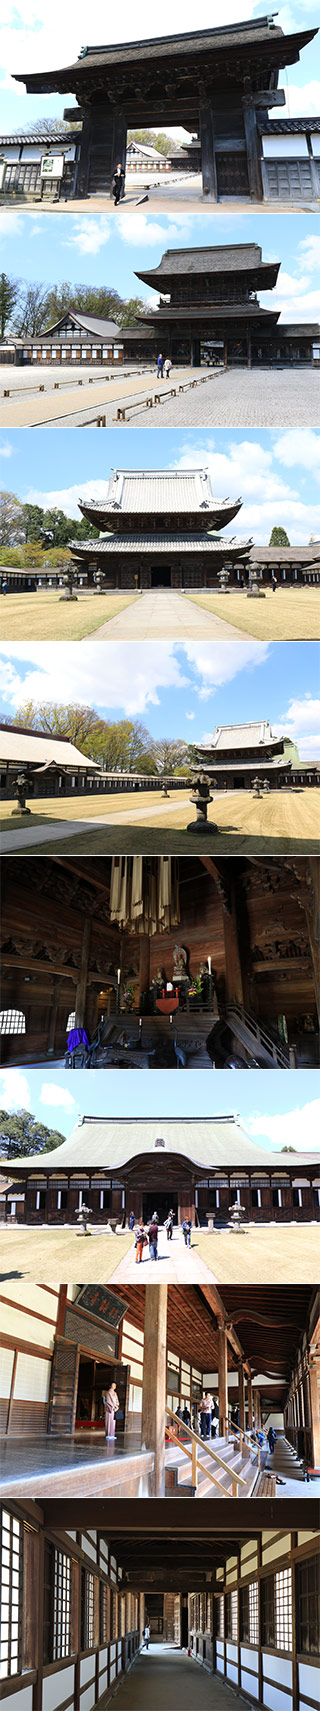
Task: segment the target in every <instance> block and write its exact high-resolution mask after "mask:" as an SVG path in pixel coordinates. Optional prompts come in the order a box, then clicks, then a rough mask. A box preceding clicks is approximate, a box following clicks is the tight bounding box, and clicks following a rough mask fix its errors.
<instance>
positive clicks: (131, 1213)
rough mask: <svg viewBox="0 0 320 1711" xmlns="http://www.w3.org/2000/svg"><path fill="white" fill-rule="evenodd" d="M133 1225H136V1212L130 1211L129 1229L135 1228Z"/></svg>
mask: <svg viewBox="0 0 320 1711" xmlns="http://www.w3.org/2000/svg"><path fill="white" fill-rule="evenodd" d="M133 1226H134V1212H130V1217H129V1230H133Z"/></svg>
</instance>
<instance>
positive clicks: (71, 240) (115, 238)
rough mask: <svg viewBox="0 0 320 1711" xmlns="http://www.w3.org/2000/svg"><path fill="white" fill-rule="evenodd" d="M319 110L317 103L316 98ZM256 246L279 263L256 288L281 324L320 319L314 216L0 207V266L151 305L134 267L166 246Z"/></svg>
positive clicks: (319, 244)
mask: <svg viewBox="0 0 320 1711" xmlns="http://www.w3.org/2000/svg"><path fill="white" fill-rule="evenodd" d="M319 108H320V103H319ZM252 241H254V242H256V243H258V244H260V245H261V247H262V251H263V259H264V260H265V261H268V260H275V259H276V260H277V261H280V262H281V268H280V275H279V278H278V283H277V285H276V287H275V289H274V290H273V291H272V292H271V291H265V292H263V293H261V302H262V303H263V305H264V307H265V308H272V309H277V310H278V311H279V314H280V318H281V319H282V320H283V321H284V322H288V321H289V322H290V321H295V320H297V321H299V320H301V321H305V320H306V321H308V320H310V321H313V322H314V321H315V320H317V321H319V320H320V284H319V261H320V235H319V221H318V218H317V215H311V214H310V215H306V216H304V217H303V219H302V218H301V215H300V214H291V213H288V214H286V215H285V216H284V217H282V218H281V219H279V215H278V214H272V213H269V212H268V213H266V212H265V211H263V212H261V214H252V213H250V211H249V210H248V211H247V212H244V213H240V212H239V213H237V214H234V215H232V214H228V213H227V212H223V213H220V212H216V213H209V212H208V211H206V212H205V213H203V214H202V213H199V214H194V215H193V214H192V213H190V212H189V213H188V212H186V214H181V215H178V214H177V215H173V216H171V217H170V216H167V215H162V214H161V215H159V216H155V215H151V214H148V213H146V212H145V211H144V209H143V208H140V209H139V208H137V209H136V210H135V211H134V210H132V211H130V210H126V209H124V210H121V209H120V210H119V211H118V213H117V214H116V213H115V210H114V209H113V208H112V211H111V212H110V213H106V214H97V213H95V211H94V206H92V205H91V206H90V208H89V207H87V208H84V212H83V213H81V214H77V215H76V214H71V212H70V210H69V209H68V211H67V212H65V213H61V214H60V213H59V212H58V211H56V210H54V212H51V213H50V214H44V213H42V212H39V213H37V214H32V213H31V212H29V213H20V212H18V211H17V212H14V211H11V210H7V209H2V210H1V218H0V271H1V269H2V268H5V270H6V272H7V273H8V274H10V275H13V276H14V277H15V278H19V279H26V280H37V281H38V282H39V281H41V282H42V283H43V285H45V286H46V287H49V286H50V285H52V284H53V283H55V284H56V283H59V282H60V283H61V281H62V280H68V281H69V282H70V283H71V284H72V283H74V284H76V283H77V284H79V283H81V284H91V285H101V284H103V285H107V286H112V287H115V288H116V290H117V291H119V293H120V296H121V297H123V298H128V297H132V296H137V295H138V296H140V297H142V298H143V299H144V300H148V302H149V303H150V304H151V301H152V305H153V306H155V305H156V302H157V296H155V294H154V293H153V294H152V297H151V293H150V287H149V286H147V285H144V284H142V283H141V281H139V280H137V278H136V271H137V270H142V271H144V270H146V269H148V270H150V268H152V267H156V266H158V263H159V261H160V259H161V255H162V253H163V251H164V250H165V249H179V248H181V247H182V246H187V247H188V248H191V249H192V248H196V247H197V246H199V245H201V244H219V243H226V244H228V243H249V242H252Z"/></svg>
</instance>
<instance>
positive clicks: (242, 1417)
mask: <svg viewBox="0 0 320 1711" xmlns="http://www.w3.org/2000/svg"><path fill="white" fill-rule="evenodd" d="M238 1386H239V1426H240V1431H241V1432H245V1429H246V1398H245V1381H244V1368H243V1365H242V1361H240V1365H239V1367H238Z"/></svg>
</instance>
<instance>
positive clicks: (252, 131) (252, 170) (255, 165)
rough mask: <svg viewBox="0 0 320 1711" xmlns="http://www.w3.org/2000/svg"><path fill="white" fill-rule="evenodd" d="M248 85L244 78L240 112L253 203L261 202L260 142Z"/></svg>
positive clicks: (246, 79) (247, 80)
mask: <svg viewBox="0 0 320 1711" xmlns="http://www.w3.org/2000/svg"><path fill="white" fill-rule="evenodd" d="M248 83H249V84H250V79H249V78H245V94H244V95H243V96H242V111H243V124H244V134H245V140H246V150H247V167H248V180H249V194H250V196H251V197H252V201H253V202H263V186H262V172H261V159H260V142H259V132H258V126H257V115H256V110H255V105H254V97H253V95H252V91H251V89H250V88H247V87H246V86H247V85H248Z"/></svg>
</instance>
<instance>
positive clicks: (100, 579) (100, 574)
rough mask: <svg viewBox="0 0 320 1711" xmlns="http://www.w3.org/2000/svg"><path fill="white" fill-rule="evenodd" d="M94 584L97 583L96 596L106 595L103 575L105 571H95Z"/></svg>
mask: <svg viewBox="0 0 320 1711" xmlns="http://www.w3.org/2000/svg"><path fill="white" fill-rule="evenodd" d="M94 582H95V587H96V594H104V587H103V583H104V573H103V570H96V571H95V574H94Z"/></svg>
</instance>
